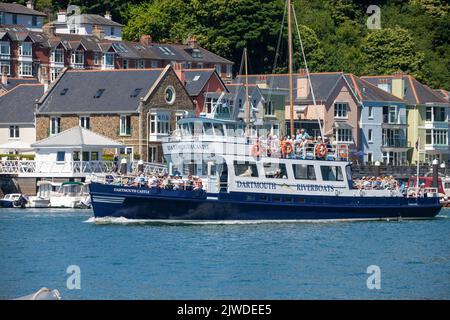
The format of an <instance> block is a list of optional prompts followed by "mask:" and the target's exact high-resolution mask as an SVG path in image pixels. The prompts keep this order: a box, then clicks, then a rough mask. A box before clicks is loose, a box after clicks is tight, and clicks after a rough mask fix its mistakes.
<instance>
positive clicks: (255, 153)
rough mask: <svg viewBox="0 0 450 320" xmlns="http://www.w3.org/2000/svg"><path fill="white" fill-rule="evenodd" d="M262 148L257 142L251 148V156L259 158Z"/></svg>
mask: <svg viewBox="0 0 450 320" xmlns="http://www.w3.org/2000/svg"><path fill="white" fill-rule="evenodd" d="M263 150H264V149H263V147H261V146H260V144H259V143H258V142H257V143H255V144H254V145H253V147H252V156H254V157H259V156H260V155H261V153H262V152H263Z"/></svg>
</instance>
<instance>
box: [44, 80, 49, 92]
mask: <svg viewBox="0 0 450 320" xmlns="http://www.w3.org/2000/svg"><path fill="white" fill-rule="evenodd" d="M49 82H50V81H49V80H48V79H45V80H44V93H46V92H47V91H48V88H49V86H50V83H49Z"/></svg>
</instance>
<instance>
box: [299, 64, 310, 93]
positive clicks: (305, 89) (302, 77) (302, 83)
mask: <svg viewBox="0 0 450 320" xmlns="http://www.w3.org/2000/svg"><path fill="white" fill-rule="evenodd" d="M299 73H300V74H299V75H298V77H297V99H306V98H308V95H309V91H310V87H309V81H308V77H307V76H306V70H305V69H300V71H299Z"/></svg>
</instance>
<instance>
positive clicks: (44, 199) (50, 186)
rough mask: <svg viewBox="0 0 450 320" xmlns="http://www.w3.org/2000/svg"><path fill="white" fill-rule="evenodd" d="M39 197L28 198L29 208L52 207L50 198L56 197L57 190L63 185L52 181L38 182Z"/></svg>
mask: <svg viewBox="0 0 450 320" xmlns="http://www.w3.org/2000/svg"><path fill="white" fill-rule="evenodd" d="M37 187H38V192H37V195H35V196H31V197H28V203H27V205H26V206H27V207H28V208H48V207H49V206H50V198H51V196H52V195H55V194H56V193H57V192H56V190H57V189H58V188H60V187H61V183H57V182H51V181H45V180H44V181H38V183H37Z"/></svg>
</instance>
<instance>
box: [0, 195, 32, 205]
mask: <svg viewBox="0 0 450 320" xmlns="http://www.w3.org/2000/svg"><path fill="white" fill-rule="evenodd" d="M27 202H28V200H27V198H26V197H25V196H24V195H22V194H20V193H9V194H5V196H4V197H3V199H0V208H24V207H25V205H26V204H27Z"/></svg>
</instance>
